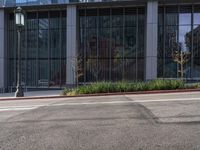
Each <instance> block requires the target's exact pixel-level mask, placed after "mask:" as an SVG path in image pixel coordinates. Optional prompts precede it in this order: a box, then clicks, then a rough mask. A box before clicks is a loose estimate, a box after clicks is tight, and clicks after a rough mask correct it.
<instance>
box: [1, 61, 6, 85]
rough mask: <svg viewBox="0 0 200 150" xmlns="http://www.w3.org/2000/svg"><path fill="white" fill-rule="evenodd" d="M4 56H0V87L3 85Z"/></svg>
mask: <svg viewBox="0 0 200 150" xmlns="http://www.w3.org/2000/svg"><path fill="white" fill-rule="evenodd" d="M4 62H5V60H4V58H0V88H2V87H4Z"/></svg>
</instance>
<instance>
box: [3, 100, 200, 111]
mask: <svg viewBox="0 0 200 150" xmlns="http://www.w3.org/2000/svg"><path fill="white" fill-rule="evenodd" d="M196 100H199V101H200V98H181V99H180V98H179V99H154V100H132V101H131V100H130V101H109V102H105V101H104V102H80V103H79V102H76V103H74V102H66V103H57V104H46V105H31V106H9V107H0V112H2V111H20V110H31V109H36V108H39V107H43V106H44V107H45V106H46V107H48V106H78V105H106V104H131V103H150V102H174V101H196Z"/></svg>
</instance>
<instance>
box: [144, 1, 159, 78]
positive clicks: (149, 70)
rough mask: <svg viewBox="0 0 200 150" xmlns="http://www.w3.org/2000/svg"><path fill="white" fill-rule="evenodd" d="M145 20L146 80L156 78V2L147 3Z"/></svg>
mask: <svg viewBox="0 0 200 150" xmlns="http://www.w3.org/2000/svg"><path fill="white" fill-rule="evenodd" d="M146 16H147V18H146V20H147V21H146V23H147V24H146V45H145V46H146V80H152V79H156V78H157V41H158V40H157V32H158V31H157V30H158V28H157V25H158V2H157V1H151V2H147V15H146Z"/></svg>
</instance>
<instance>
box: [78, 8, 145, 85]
mask: <svg viewBox="0 0 200 150" xmlns="http://www.w3.org/2000/svg"><path fill="white" fill-rule="evenodd" d="M90 18H91V19H90ZM79 22H80V24H79V25H80V30H79V31H80V36H79V37H80V40H79V41H80V47H79V52H78V53H79V54H81V57H82V58H83V61H84V62H83V63H82V64H83V66H81V67H82V70H83V77H81V78H80V79H79V82H93V81H121V80H131V81H134V80H143V79H144V8H143V7H141V8H113V9H111V8H106V9H81V10H79ZM88 22H91V24H90V25H88ZM138 71H139V72H138Z"/></svg>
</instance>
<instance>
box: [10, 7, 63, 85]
mask: <svg viewBox="0 0 200 150" xmlns="http://www.w3.org/2000/svg"><path fill="white" fill-rule="evenodd" d="M13 20H14V16H13V14H10V17H9V21H8V25H9V28H8V33H9V35H8V41H9V42H11V41H14V42H16V40H17V38H16V29H15V26H14V21H13ZM65 41H66V11H40V12H28V13H27V15H26V23H25V27H24V29H23V31H22V34H21V43H22V45H21V46H22V48H21V49H22V81H23V84H25V85H26V86H32V87H37V86H45V87H52V86H54V87H55V86H56V87H58V86H62V85H65V80H66V42H65ZM9 42H8V50H9V51H8V58H9V65H10V66H9V68H10V69H9V78H8V79H9V85H11V86H13V85H15V84H16V69H17V68H16V62H17V55H16V51H17V49H16V43H15V44H9Z"/></svg>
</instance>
